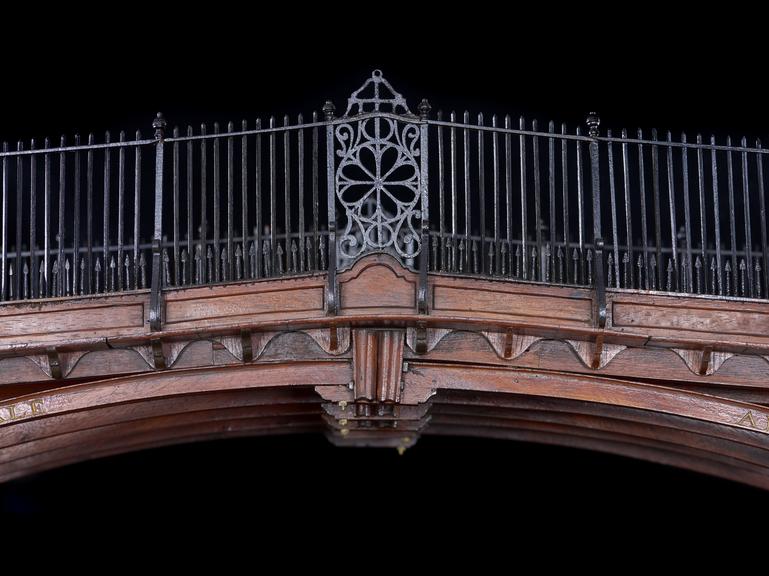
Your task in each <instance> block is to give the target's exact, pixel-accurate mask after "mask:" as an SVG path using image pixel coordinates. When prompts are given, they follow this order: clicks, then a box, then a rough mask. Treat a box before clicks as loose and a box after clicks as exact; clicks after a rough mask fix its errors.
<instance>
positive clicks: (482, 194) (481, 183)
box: [478, 114, 486, 271]
mask: <svg viewBox="0 0 769 576" xmlns="http://www.w3.org/2000/svg"><path fill="white" fill-rule="evenodd" d="M478 126H483V114H478ZM483 136H484V131H483V130H478V197H479V198H480V203H479V204H480V205H479V206H478V215H479V217H480V226H481V228H480V231H481V241H480V248H481V261H480V263H481V271H484V270H486V250H484V249H483V247H484V242H486V178H485V169H484V168H485V158H484V150H483Z"/></svg>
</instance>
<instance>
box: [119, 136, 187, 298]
mask: <svg viewBox="0 0 769 576" xmlns="http://www.w3.org/2000/svg"><path fill="white" fill-rule="evenodd" d="M173 133H174V138H178V137H179V128H178V127H176V126H174V132H173ZM173 166H174V172H173V195H174V285H176V286H181V285H182V280H181V278H180V276H179V264H180V259H181V258H180V253H179V252H180V250H179V241H180V234H179V221H180V219H181V206H180V205H179V188H180V187H181V182H180V178H179V143H178V142H174V147H173ZM122 261H123V260H122V258H121V259H120V262H121V265H122Z"/></svg>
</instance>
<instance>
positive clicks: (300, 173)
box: [296, 114, 310, 272]
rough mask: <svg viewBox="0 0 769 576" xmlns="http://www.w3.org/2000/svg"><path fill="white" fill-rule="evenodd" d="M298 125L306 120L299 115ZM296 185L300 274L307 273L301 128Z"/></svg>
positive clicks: (302, 130)
mask: <svg viewBox="0 0 769 576" xmlns="http://www.w3.org/2000/svg"><path fill="white" fill-rule="evenodd" d="M297 123H298V124H299V125H300V126H301V125H302V124H304V118H303V117H302V115H301V114H300V115H299V118H298V119H297ZM296 163H297V164H296V184H297V187H298V189H299V199H298V201H297V208H298V209H299V270H298V272H304V271H305V264H304V257H305V249H304V242H305V240H304V234H305V229H304V227H305V223H304V128H300V129H299V131H298V132H297V135H296ZM309 268H310V266H309V262H308V263H307V269H308V270H309Z"/></svg>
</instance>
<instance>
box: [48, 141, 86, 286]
mask: <svg viewBox="0 0 769 576" xmlns="http://www.w3.org/2000/svg"><path fill="white" fill-rule="evenodd" d="M93 140H94V137H93V134H89V135H88V145H89V146H92V145H93ZM85 182H86V190H85V194H86V202H85V203H86V220H87V221H88V228H87V229H86V243H87V246H86V267H85V272H86V290H85V292H86V294H91V293H92V291H93V266H94V262H93V149H91V148H89V149H88V153H87V154H86V181H85ZM41 296H42V294H41Z"/></svg>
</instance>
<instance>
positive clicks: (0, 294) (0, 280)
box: [0, 142, 19, 301]
mask: <svg viewBox="0 0 769 576" xmlns="http://www.w3.org/2000/svg"><path fill="white" fill-rule="evenodd" d="M3 152H8V143H7V142H3ZM2 213H3V223H2V226H3V238H2V244H3V248H2V266H0V300H1V301H5V298H6V293H7V290H8V287H7V285H6V273H7V268H8V156H3V206H2ZM16 250H17V251H18V250H19V247H17V248H16Z"/></svg>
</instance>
